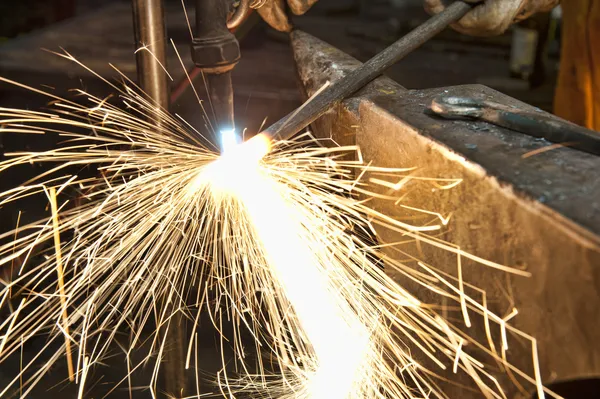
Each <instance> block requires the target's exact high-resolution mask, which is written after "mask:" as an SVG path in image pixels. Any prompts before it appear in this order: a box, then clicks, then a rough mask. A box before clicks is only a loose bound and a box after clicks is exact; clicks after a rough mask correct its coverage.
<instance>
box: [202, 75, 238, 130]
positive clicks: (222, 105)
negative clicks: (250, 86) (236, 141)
mask: <svg viewBox="0 0 600 399" xmlns="http://www.w3.org/2000/svg"><path fill="white" fill-rule="evenodd" d="M204 78H205V80H206V87H207V89H208V95H209V97H210V104H211V106H212V110H213V113H214V116H215V121H216V123H217V125H216V128H217V129H219V130H229V129H234V128H235V123H234V116H233V86H232V83H231V71H227V72H223V73H206V74H205V75H204Z"/></svg>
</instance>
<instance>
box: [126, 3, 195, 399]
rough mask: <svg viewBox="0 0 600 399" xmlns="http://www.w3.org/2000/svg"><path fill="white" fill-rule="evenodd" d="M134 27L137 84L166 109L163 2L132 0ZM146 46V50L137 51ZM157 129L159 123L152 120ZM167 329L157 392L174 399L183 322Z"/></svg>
mask: <svg viewBox="0 0 600 399" xmlns="http://www.w3.org/2000/svg"><path fill="white" fill-rule="evenodd" d="M132 4H133V25H134V35H135V45H136V50H138V51H137V53H136V64H137V75H138V84H139V85H140V87H141V89H142V90H143V91H144V92H145V93H146V94H147V95H148V96H149V97H150V98H151V99H152V100H153V101H154V102H155V103H156V105H157V107H160V108H162V109H164V110H168V109H169V81H168V79H167V74H166V72H165V70H164V68H166V67H167V59H166V52H167V35H166V26H165V25H166V24H165V13H164V7H163V0H132ZM143 47H146V48H147V49H148V50H140V49H141V48H143ZM154 122H155V123H156V124H157V126H160V124H161V121H160V119H159V118H158V117H156V118H154ZM162 304H163V306H167V307H168V309H167V317H168V316H169V315H170V314H171V313H172V312H173V311H175V309H176V308H177V307H176V306H174V305H173V302H172V301H171V302H170V301H168V295H166V296H165V297H164V298H162ZM169 324H170V325H169V327H168V329H167V328H165V327H163V328H161V330H160V334H161V336H162V337H165V335H166V337H165V338H166V339H165V349H164V359H163V362H162V363H163V364H162V367H161V368H162V371H163V373H162V381H161V384H160V385H161V387H160V389H159V392H166V393H167V394H168V395H174V396H175V397H184V396H185V392H186V378H185V349H184V348H185V346H186V343H185V337H186V335H185V328H184V326H185V319H184V317H183V314H182V313H181V312H177V314H176V315H175V316H173V317H172V318H171V319H170V323H169Z"/></svg>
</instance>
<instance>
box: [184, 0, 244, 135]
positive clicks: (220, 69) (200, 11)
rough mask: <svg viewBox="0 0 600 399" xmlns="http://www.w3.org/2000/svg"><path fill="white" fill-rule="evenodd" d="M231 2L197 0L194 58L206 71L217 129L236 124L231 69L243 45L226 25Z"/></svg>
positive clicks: (208, 90)
mask: <svg viewBox="0 0 600 399" xmlns="http://www.w3.org/2000/svg"><path fill="white" fill-rule="evenodd" d="M231 6H232V2H231V0H196V34H195V36H194V40H193V41H192V60H193V61H194V64H195V65H196V67H198V68H199V69H201V70H202V73H203V74H204V78H205V83H206V86H207V87H206V88H207V93H208V95H209V97H210V104H211V105H212V109H213V112H214V117H215V127H216V129H217V130H230V129H233V128H234V116H233V87H232V83H231V70H232V69H233V67H234V66H235V65H236V64H237V62H238V61H239V59H240V48H239V43H238V41H237V39H236V37H235V36H234V35H233V33H231V32H230V31H229V29H227V18H228V16H229V12H230V10H231ZM240 7H241V5H240Z"/></svg>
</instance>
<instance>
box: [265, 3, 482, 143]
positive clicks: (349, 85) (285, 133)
mask: <svg viewBox="0 0 600 399" xmlns="http://www.w3.org/2000/svg"><path fill="white" fill-rule="evenodd" d="M472 7H473V5H471V4H467V3H465V2H463V1H457V2H455V3H453V4H452V5H450V6H449V7H447V8H446V9H445V10H444V11H443V12H441V13H439V14H437V15H436V16H434V17H432V18H430V19H429V20H428V21H427V22H425V23H424V24H422V25H421V26H419V27H417V28H416V29H414V30H413V31H411V32H410V33H408V34H407V35H406V36H404V37H402V38H401V39H399V40H398V41H396V42H395V43H394V44H392V45H390V46H389V47H388V48H386V49H385V50H383V51H382V52H381V53H379V54H377V55H376V56H375V57H373V58H371V59H370V60H369V61H367V62H366V63H364V64H363V65H362V66H361V67H359V68H357V69H355V70H354V71H352V72H351V73H349V74H348V75H347V76H346V77H344V78H343V79H340V80H338V81H336V82H334V83H333V84H332V85H331V86H329V87H328V88H326V89H325V90H323V92H321V93H320V94H319V95H317V96H316V97H315V98H313V99H312V100H311V101H308V102H307V103H305V104H304V105H302V107H301V108H299V109H297V110H296V111H293V112H292V113H290V114H288V115H287V116H285V117H284V118H282V119H280V120H279V121H277V122H275V123H274V124H273V125H271V126H270V127H269V128H268V129H266V130H265V131H264V132H263V134H266V135H268V136H269V137H271V138H274V139H282V140H286V139H289V138H290V137H292V136H293V135H294V134H296V133H297V132H299V131H300V130H301V129H303V128H305V127H306V126H308V125H309V124H311V123H312V122H313V121H315V120H316V119H317V118H318V117H319V116H321V115H323V113H325V112H326V111H327V109H329V108H330V107H331V106H333V105H334V104H335V103H337V102H338V101H342V100H343V99H344V98H346V97H347V96H349V95H351V94H352V93H354V92H356V91H358V90H360V89H361V88H362V87H364V86H365V85H366V84H367V83H369V82H371V81H372V80H374V79H375V78H377V77H378V76H379V75H381V74H382V73H383V72H384V71H385V70H386V69H388V68H389V67H390V66H392V65H393V64H395V63H396V62H398V61H400V60H401V59H402V58H404V57H405V56H406V55H408V54H410V53H411V52H412V51H413V50H415V49H417V48H418V47H419V46H421V45H422V44H423V43H425V42H427V41H428V40H429V39H431V38H432V37H434V36H435V35H437V34H438V33H439V32H441V31H442V30H444V29H445V28H446V27H447V26H448V25H450V24H451V23H453V22H455V21H457V20H459V19H460V18H462V17H463V16H464V15H465V14H466V13H467V12H469V11H470V10H471V9H472Z"/></svg>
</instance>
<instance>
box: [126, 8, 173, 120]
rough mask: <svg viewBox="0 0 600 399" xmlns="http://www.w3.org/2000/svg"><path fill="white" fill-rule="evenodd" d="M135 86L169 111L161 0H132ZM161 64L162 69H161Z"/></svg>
mask: <svg viewBox="0 0 600 399" xmlns="http://www.w3.org/2000/svg"><path fill="white" fill-rule="evenodd" d="M132 4H133V27H134V36H135V46H136V50H138V49H140V48H141V47H142V46H148V50H149V51H151V52H152V54H150V52H149V51H146V50H142V51H137V52H136V55H135V58H136V64H137V75H138V84H139V85H140V87H141V88H142V90H143V91H144V92H145V93H146V94H147V95H148V96H149V97H150V98H151V99H152V100H154V101H155V102H156V104H157V105H159V106H160V107H162V108H164V109H168V108H169V83H168V79H167V74H166V73H165V71H164V69H163V68H166V52H167V40H166V38H167V35H166V28H165V13H164V7H163V2H162V0H132ZM161 64H162V66H161Z"/></svg>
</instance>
